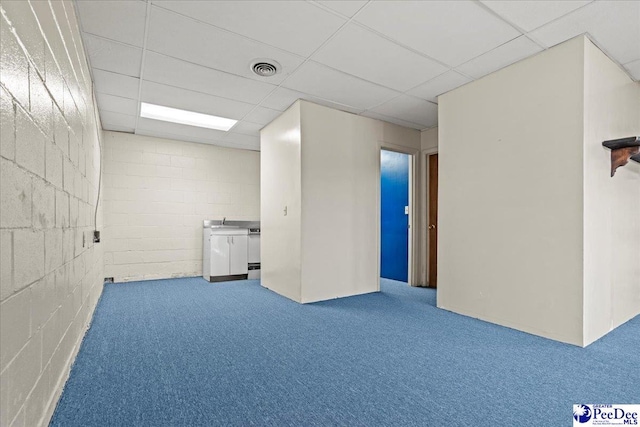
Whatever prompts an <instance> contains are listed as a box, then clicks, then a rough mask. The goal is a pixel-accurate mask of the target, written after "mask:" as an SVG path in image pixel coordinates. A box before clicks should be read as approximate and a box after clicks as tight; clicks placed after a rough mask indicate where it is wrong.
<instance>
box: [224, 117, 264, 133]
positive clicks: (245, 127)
mask: <svg viewBox="0 0 640 427" xmlns="http://www.w3.org/2000/svg"><path fill="white" fill-rule="evenodd" d="M263 127H264V125H261V124H259V123H251V122H248V121H246V120H243V121H241V122H239V123H237V124H236V125H235V126H234V127H233V128H232V129H231V131H233V133H241V134H244V135H251V136H259V135H260V129H262V128H263Z"/></svg>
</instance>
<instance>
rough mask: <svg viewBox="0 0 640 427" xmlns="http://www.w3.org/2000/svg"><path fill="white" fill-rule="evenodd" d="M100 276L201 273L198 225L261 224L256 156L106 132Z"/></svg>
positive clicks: (123, 278)
mask: <svg viewBox="0 0 640 427" xmlns="http://www.w3.org/2000/svg"><path fill="white" fill-rule="evenodd" d="M104 136H105V137H104V147H103V151H104V158H105V165H104V171H103V181H104V182H103V190H104V198H103V200H104V217H105V219H104V225H105V228H104V232H103V242H102V243H103V245H104V260H105V277H113V278H114V280H115V281H116V282H124V281H131V280H149V279H160V278H169V277H191V276H201V275H202V221H203V220H206V219H222V218H224V217H226V218H227V219H228V220H247V221H257V220H259V219H260V153H259V152H257V151H249V150H239V149H234V148H224V147H218V146H214V145H209V144H197V143H193V142H184V141H176V140H171V139H163V138H156V137H150V136H139V135H132V134H128V133H120V132H104Z"/></svg>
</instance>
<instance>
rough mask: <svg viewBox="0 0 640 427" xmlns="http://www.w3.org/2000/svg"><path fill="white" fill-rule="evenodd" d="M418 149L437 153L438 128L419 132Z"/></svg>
mask: <svg viewBox="0 0 640 427" xmlns="http://www.w3.org/2000/svg"><path fill="white" fill-rule="evenodd" d="M420 147H421V148H422V150H423V151H437V149H438V128H437V127H433V128H431V129H427V130H423V131H422V132H420Z"/></svg>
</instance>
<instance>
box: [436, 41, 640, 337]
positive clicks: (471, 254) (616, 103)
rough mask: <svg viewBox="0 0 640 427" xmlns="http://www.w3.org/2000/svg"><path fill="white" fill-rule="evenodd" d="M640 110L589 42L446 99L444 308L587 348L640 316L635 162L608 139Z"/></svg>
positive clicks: (632, 131) (569, 45) (629, 125)
mask: <svg viewBox="0 0 640 427" xmlns="http://www.w3.org/2000/svg"><path fill="white" fill-rule="evenodd" d="M634 100H635V101H634ZM639 102H640V96H638V83H634V82H632V81H631V79H630V78H629V77H628V76H626V75H625V74H624V73H623V72H622V71H621V70H620V69H619V68H618V67H617V66H616V65H615V64H613V63H612V62H611V61H610V60H609V59H608V58H607V57H606V56H605V55H604V54H602V53H601V52H600V51H598V49H597V48H596V47H595V46H593V45H592V43H591V42H590V41H589V40H588V39H587V38H585V37H578V38H576V39H573V40H570V41H568V42H566V43H564V44H562V45H559V46H556V47H554V48H552V49H550V50H547V51H545V52H542V53H540V54H538V55H536V56H534V57H531V58H528V59H526V60H523V61H521V62H519V63H517V64H514V65H511V66H509V67H507V68H505V69H502V70H500V71H498V72H496V73H493V74H491V75H489V76H486V77H484V78H482V79H479V80H477V81H475V82H472V83H470V84H467V85H465V86H463V87H461V88H459V89H456V90H453V91H451V92H449V93H447V94H445V95H443V96H441V97H440V98H439V138H438V140H439V154H440V155H439V160H440V165H439V172H440V176H439V182H440V191H439V242H438V254H439V261H438V273H439V278H438V282H439V283H438V306H439V307H441V308H445V309H448V310H451V311H454V312H457V313H461V314H465V315H469V316H473V317H477V318H480V319H484V320H488V321H490V322H494V323H497V324H500V325H504V326H509V327H512V328H515V329H519V330H522V331H526V332H530V333H533V334H536V335H541V336H544V337H548V338H552V339H555V340H559V341H563V342H567V343H572V344H576V345H580V346H584V345H587V344H589V343H590V342H592V341H594V340H595V339H597V338H598V337H600V336H602V335H603V334H605V333H607V332H608V331H609V330H611V329H613V328H614V327H616V326H618V325H619V324H621V323H622V322H624V321H626V320H628V319H629V318H630V317H633V316H634V315H636V314H638V312H640V301H639V300H638V298H639V295H640V275H639V274H638V260H639V259H640V246H639V243H638V242H640V239H639V234H640V233H639V232H638V223H639V221H640V209H639V205H640V190H639V189H640V185H638V184H640V180H639V177H640V174H639V171H638V169H639V168H638V166H637V165H630V166H627V169H624V170H623V169H620V170H619V172H618V174H616V176H615V177H614V178H611V177H609V152H608V150H606V149H604V148H603V147H602V145H601V144H602V141H603V140H605V139H613V138H620V137H624V136H631V135H638V134H640V129H639V127H640V126H639V125H640V119H639V117H640V114H639V110H638V103H639ZM623 224H624V225H623ZM623 227H625V231H624V232H623V230H622V228H623ZM633 259H635V262H633V261H631V260H633ZM622 260H624V261H622ZM623 264H624V265H623ZM600 304H603V305H602V306H600V307H598V308H596V305H600Z"/></svg>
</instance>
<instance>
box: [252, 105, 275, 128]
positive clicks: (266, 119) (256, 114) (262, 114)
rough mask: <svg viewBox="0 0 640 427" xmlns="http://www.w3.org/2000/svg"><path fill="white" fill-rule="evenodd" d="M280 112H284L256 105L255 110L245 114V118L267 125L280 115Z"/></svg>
mask: <svg viewBox="0 0 640 427" xmlns="http://www.w3.org/2000/svg"><path fill="white" fill-rule="evenodd" d="M280 114H282V112H281V111H278V110H272V109H270V108H264V107H256V109H255V110H253V111H252V112H250V113H249V114H247V115H246V116H245V118H244V120H247V121H250V122H252V123H258V124H262V125H266V124H269V123H271V121H272V120H273V119H275V118H276V117H278V116H279V115H280Z"/></svg>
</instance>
